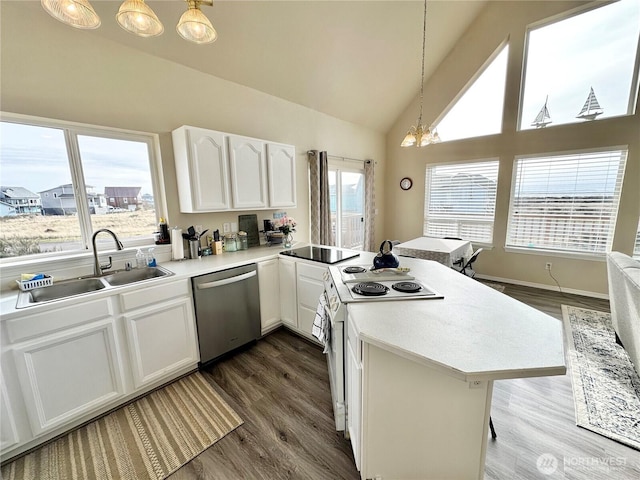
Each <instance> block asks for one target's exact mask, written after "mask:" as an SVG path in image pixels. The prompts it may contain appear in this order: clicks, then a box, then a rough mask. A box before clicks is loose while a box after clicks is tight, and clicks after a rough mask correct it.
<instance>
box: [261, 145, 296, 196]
mask: <svg viewBox="0 0 640 480" xmlns="http://www.w3.org/2000/svg"><path fill="white" fill-rule="evenodd" d="M267 171H268V173H269V206H270V207H278V208H279V207H295V206H296V149H295V147H293V146H292V145H281V144H277V143H267Z"/></svg>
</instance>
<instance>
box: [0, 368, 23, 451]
mask: <svg viewBox="0 0 640 480" xmlns="http://www.w3.org/2000/svg"><path fill="white" fill-rule="evenodd" d="M19 441H20V436H19V434H18V429H17V427H16V422H15V414H14V412H13V408H12V407H11V400H10V399H9V393H8V392H7V387H6V383H5V380H4V375H0V451H3V450H7V449H9V448H11V447H13V446H14V445H16V444H17V443H18V442H19Z"/></svg>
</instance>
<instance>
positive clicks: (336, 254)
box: [280, 247, 360, 265]
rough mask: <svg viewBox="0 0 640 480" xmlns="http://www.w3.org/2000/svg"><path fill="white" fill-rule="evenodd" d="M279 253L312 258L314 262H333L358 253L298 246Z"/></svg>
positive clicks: (352, 256) (307, 258)
mask: <svg viewBox="0 0 640 480" xmlns="http://www.w3.org/2000/svg"><path fill="white" fill-rule="evenodd" d="M280 255H288V256H289V257H296V258H303V259H305V260H313V261H314V262H320V263H328V264H330V265H331V264H334V263H338V262H342V261H343V260H347V259H349V258H354V257H357V256H359V255H360V254H359V253H353V252H343V251H341V250H334V249H332V248H324V247H300V248H293V249H291V250H283V251H282V252H280Z"/></svg>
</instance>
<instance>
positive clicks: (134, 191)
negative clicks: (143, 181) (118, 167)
mask: <svg viewBox="0 0 640 480" xmlns="http://www.w3.org/2000/svg"><path fill="white" fill-rule="evenodd" d="M140 190H142V187H104V196H105V197H106V198H107V204H108V205H109V206H110V207H113V208H124V209H126V210H137V209H138V208H139V207H140V205H142V195H141V194H140Z"/></svg>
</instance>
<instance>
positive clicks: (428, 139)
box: [400, 0, 440, 147]
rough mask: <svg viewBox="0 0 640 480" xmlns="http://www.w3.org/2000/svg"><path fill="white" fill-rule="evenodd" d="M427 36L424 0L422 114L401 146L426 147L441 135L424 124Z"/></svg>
mask: <svg viewBox="0 0 640 480" xmlns="http://www.w3.org/2000/svg"><path fill="white" fill-rule="evenodd" d="M426 38H427V0H424V15H423V18H422V77H421V80H420V116H419V117H418V121H417V122H416V124H415V125H412V126H411V128H410V129H409V131H408V132H407V135H406V136H405V137H404V140H402V143H401V144H400V146H401V147H412V146H414V145H415V146H416V147H426V146H427V145H431V144H432V143H438V142H439V141H440V136H439V135H438V132H437V131H436V129H435V128H433V129H432V128H431V127H429V128H427V127H426V126H425V125H423V124H422V99H423V96H424V55H425V43H426Z"/></svg>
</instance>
